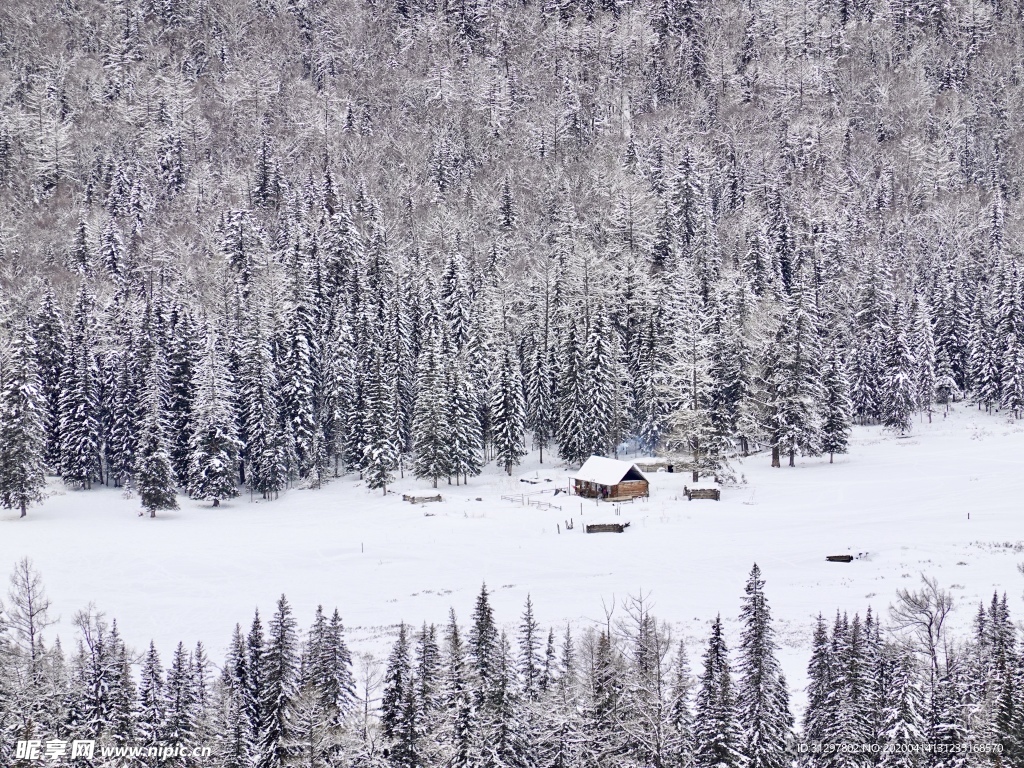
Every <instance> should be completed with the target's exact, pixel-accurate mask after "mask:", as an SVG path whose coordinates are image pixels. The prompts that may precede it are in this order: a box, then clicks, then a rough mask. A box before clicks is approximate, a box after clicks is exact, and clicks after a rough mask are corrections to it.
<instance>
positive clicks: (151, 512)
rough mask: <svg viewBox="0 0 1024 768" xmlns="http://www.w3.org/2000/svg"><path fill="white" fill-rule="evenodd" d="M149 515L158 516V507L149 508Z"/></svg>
mask: <svg viewBox="0 0 1024 768" xmlns="http://www.w3.org/2000/svg"><path fill="white" fill-rule="evenodd" d="M149 516H150V517H151V518H153V517H156V507H150V508H149Z"/></svg>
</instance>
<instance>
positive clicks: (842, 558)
mask: <svg viewBox="0 0 1024 768" xmlns="http://www.w3.org/2000/svg"><path fill="white" fill-rule="evenodd" d="M825 559H826V560H828V561H829V562H830V563H852V562H853V555H826V556H825Z"/></svg>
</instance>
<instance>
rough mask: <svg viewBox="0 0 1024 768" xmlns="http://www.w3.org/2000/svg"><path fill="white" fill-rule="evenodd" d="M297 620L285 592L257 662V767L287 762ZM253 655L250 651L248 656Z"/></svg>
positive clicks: (296, 664) (294, 688)
mask: <svg viewBox="0 0 1024 768" xmlns="http://www.w3.org/2000/svg"><path fill="white" fill-rule="evenodd" d="M296 631H297V629H296V623H295V619H294V617H293V616H292V611H291V606H290V605H289V604H288V600H287V599H286V598H285V596H284V595H281V597H280V598H279V599H278V601H277V610H276V611H275V612H274V616H273V617H272V618H271V620H270V623H269V625H268V626H267V641H266V645H265V648H264V652H263V654H262V658H261V660H260V663H261V665H262V670H263V676H262V681H261V682H262V685H261V691H260V709H261V714H262V717H261V718H260V723H261V728H260V738H259V755H258V757H257V760H256V766H257V768H281V767H282V766H284V765H285V764H286V760H287V750H286V749H285V745H286V743H287V741H288V740H289V738H290V735H291V734H290V727H291V726H290V724H289V709H290V707H291V706H292V701H293V699H294V697H295V693H296V691H297V689H298V675H299V649H298V638H297V636H296ZM251 658H252V656H251V653H250V660H251Z"/></svg>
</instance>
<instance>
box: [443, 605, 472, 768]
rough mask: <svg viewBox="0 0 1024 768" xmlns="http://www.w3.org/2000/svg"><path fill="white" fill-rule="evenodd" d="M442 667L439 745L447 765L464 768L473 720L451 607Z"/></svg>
mask: <svg viewBox="0 0 1024 768" xmlns="http://www.w3.org/2000/svg"><path fill="white" fill-rule="evenodd" d="M444 666H445V669H444V683H443V692H442V698H443V706H444V709H445V711H446V712H447V717H446V718H445V719H444V723H443V725H442V727H441V733H440V738H439V741H440V744H439V746H440V749H441V752H442V754H443V755H445V756H446V757H447V760H448V762H449V764H450V765H452V766H453V767H456V766H457V768H467V767H468V766H469V765H470V764H471V759H472V757H471V756H472V755H473V748H472V732H473V730H474V728H475V720H474V714H473V708H472V702H471V700H470V692H469V681H468V679H467V670H466V650H465V648H464V646H463V643H462V637H461V633H460V631H459V623H458V620H457V619H456V617H455V611H454V610H451V611H450V612H449V616H448V626H447V627H446V629H445V660H444Z"/></svg>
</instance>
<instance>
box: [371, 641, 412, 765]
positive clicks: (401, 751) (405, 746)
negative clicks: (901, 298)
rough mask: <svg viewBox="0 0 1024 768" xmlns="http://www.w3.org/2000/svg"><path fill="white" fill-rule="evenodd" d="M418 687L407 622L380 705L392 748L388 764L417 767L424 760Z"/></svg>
mask: <svg viewBox="0 0 1024 768" xmlns="http://www.w3.org/2000/svg"><path fill="white" fill-rule="evenodd" d="M415 688H416V680H415V678H414V674H413V669H412V658H411V652H410V642H409V631H408V628H407V626H406V624H405V623H404V622H403V623H402V624H401V625H400V626H399V628H398V638H397V639H396V640H395V644H394V646H392V648H391V655H390V656H389V657H388V664H387V669H386V670H385V672H384V692H383V695H382V697H381V704H380V711H381V714H380V719H381V726H382V733H383V735H384V738H385V739H386V740H387V741H388V743H389V744H390V745H391V749H390V753H389V755H388V764H389V765H393V766H395V767H396V768H416V766H417V765H419V762H420V759H421V757H420V754H419V750H420V746H421V745H420V743H419V742H420V735H421V731H420V724H419V722H418V720H419V718H418V714H419V713H418V712H417V708H416V706H415Z"/></svg>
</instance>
